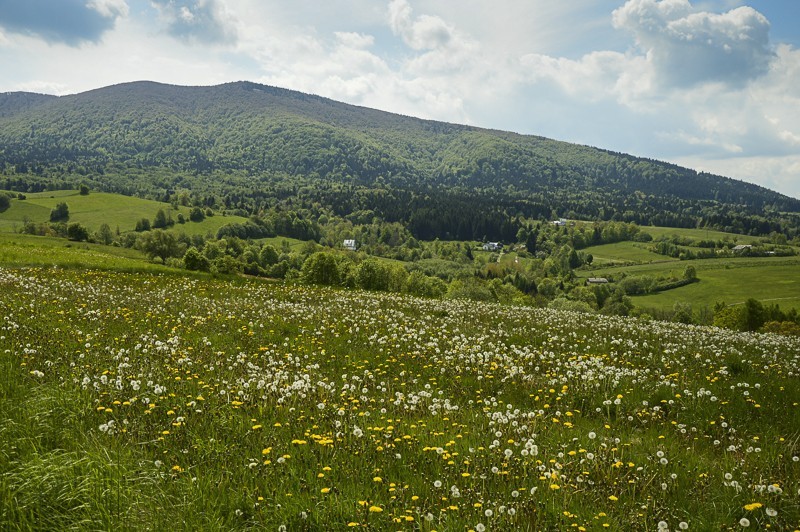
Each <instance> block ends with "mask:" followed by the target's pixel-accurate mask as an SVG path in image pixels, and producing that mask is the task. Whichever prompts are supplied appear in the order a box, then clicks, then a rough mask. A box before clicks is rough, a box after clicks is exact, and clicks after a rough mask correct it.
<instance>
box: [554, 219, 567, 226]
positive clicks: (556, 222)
mask: <svg viewBox="0 0 800 532" xmlns="http://www.w3.org/2000/svg"><path fill="white" fill-rule="evenodd" d="M553 225H555V226H556V227H566V226H567V219H566V218H559V219H558V220H553Z"/></svg>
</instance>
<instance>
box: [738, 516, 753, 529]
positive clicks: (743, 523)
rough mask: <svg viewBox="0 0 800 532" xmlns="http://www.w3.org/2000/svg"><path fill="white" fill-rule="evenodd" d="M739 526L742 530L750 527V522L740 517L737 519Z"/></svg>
mask: <svg viewBox="0 0 800 532" xmlns="http://www.w3.org/2000/svg"><path fill="white" fill-rule="evenodd" d="M739 526H741V527H742V528H747V527H748V526H750V520H749V519H748V518H746V517H742V518H741V519H739Z"/></svg>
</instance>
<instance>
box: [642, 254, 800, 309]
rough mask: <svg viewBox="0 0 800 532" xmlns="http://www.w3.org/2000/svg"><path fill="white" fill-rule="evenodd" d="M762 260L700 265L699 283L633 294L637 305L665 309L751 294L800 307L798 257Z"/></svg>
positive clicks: (735, 299) (783, 305)
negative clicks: (789, 260) (679, 303)
mask: <svg viewBox="0 0 800 532" xmlns="http://www.w3.org/2000/svg"><path fill="white" fill-rule="evenodd" d="M768 260H769V259H764V261H763V262H759V263H756V264H752V265H751V266H749V267H746V266H745V267H732V268H725V267H721V268H715V269H711V268H709V269H703V270H701V271H699V272H698V277H699V278H700V282H699V283H694V284H691V285H688V286H683V287H680V288H676V289H674V290H669V291H666V292H661V293H658V294H650V295H646V296H640V297H635V298H633V303H634V304H635V305H636V306H638V307H645V308H660V309H669V308H672V306H673V305H674V304H675V302H676V301H688V302H690V303H692V304H693V305H695V306H698V307H703V306H707V307H713V306H714V304H715V303H716V302H718V301H723V302H725V303H728V304H734V303H742V302H744V300H746V299H748V298H751V297H752V298H755V299H758V300H759V301H761V302H764V303H777V304H778V305H779V306H780V307H781V308H784V309H788V308H792V307H794V308H797V309H800V260H795V261H792V263H787V262H786V261H784V262H782V263H781V262H778V261H776V262H773V263H770V262H766V261H768Z"/></svg>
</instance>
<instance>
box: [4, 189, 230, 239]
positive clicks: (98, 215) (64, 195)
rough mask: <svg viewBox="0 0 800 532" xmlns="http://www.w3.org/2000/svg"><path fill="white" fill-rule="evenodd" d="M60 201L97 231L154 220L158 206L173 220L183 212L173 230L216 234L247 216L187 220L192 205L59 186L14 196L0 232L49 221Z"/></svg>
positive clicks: (130, 227)
mask: <svg viewBox="0 0 800 532" xmlns="http://www.w3.org/2000/svg"><path fill="white" fill-rule="evenodd" d="M61 202H65V203H66V204H67V206H68V207H69V222H77V223H80V224H83V225H84V226H85V227H86V228H87V229H89V231H97V230H98V229H99V228H100V226H101V225H102V224H104V223H107V224H108V225H109V226H110V227H111V229H112V230H114V231H116V230H117V229H119V231H120V232H122V233H124V232H127V231H133V230H134V228H135V227H136V222H138V221H139V220H141V219H142V218H147V219H148V220H150V221H152V220H153V218H155V215H156V213H157V212H158V211H159V209H163V210H164V212H165V213H166V214H167V215H168V216H171V217H172V219H173V220H176V219H177V216H178V213H182V214H183V216H184V217H185V218H186V220H187V222H186V223H185V224H177V223H176V224H175V226H173V228H172V230H173V231H175V232H183V233H186V234H187V235H195V234H200V235H206V234H207V233H211V234H216V232H217V230H218V229H219V228H220V227H222V226H223V225H227V224H231V223H237V222H238V223H241V222H244V221H245V220H246V219H245V218H242V217H241V216H220V215H217V216H211V217H207V218H206V219H205V220H203V221H202V222H198V223H195V222H190V221H188V219H189V211H190V209H189V207H183V206H181V207H178V209H177V210H175V209H173V207H172V205H171V204H169V203H163V202H159V201H153V200H147V199H142V198H136V197H132V196H123V195H121V194H110V193H106V192H91V193H89V194H88V195H86V196H81V195H80V194H79V193H78V191H77V190H58V191H51V192H38V193H33V194H26V199H24V200H19V199H12V200H11V206H10V207H9V208H8V209H7V210H5V211H4V212H2V213H0V232H14V231H15V229H16V230H19V229H20V228H21V227H22V226H23V224H24V223H25V222H26V221H31V222H34V223H43V222H47V221H49V220H50V211H51V210H52V209H53V208H55V206H56V205H57V204H58V203H61Z"/></svg>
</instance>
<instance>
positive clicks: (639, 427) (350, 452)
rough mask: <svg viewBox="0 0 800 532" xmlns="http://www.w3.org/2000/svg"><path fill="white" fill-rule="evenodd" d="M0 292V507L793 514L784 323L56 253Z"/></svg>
mask: <svg viewBox="0 0 800 532" xmlns="http://www.w3.org/2000/svg"><path fill="white" fill-rule="evenodd" d="M0 293H2V294H3V296H2V297H0V316H2V321H0V355H2V356H0V375H2V378H1V379H0V456H2V457H3V459H2V460H0V528H3V529H22V530H26V529H55V528H58V529H93V530H120V529H140V530H145V529H151V530H166V529H170V530H172V529H176V528H179V529H184V530H251V529H268V530H275V529H281V530H282V529H286V530H346V529H353V528H355V529H357V530H358V529H366V530H423V531H431V530H439V531H450V530H474V531H484V530H531V531H534V530H571V529H575V530H583V529H585V530H604V529H610V530H656V529H658V528H661V526H667V527H669V528H670V529H674V530H678V529H684V528H688V529H689V530H721V529H739V528H741V527H742V526H743V524H747V525H749V526H750V527H751V528H755V529H765V528H767V527H769V528H771V529H774V530H793V529H795V528H797V527H799V526H800V506H799V505H798V503H797V501H798V496H800V433H798V427H800V386H798V382H797V379H798V374H797V368H798V367H799V366H800V340H797V339H789V338H786V337H778V336H771V335H751V334H737V333H733V332H730V331H723V330H718V329H713V328H700V327H690V326H682V325H677V324H667V323H657V322H638V321H636V320H633V319H621V318H614V317H606V316H592V315H574V314H570V313H562V312H558V311H554V310H546V309H531V308H523V307H501V306H495V305H489V304H481V303H475V302H467V301H435V300H425V299H415V298H410V297H405V296H398V295H386V294H384V295H381V294H376V293H366V292H354V291H341V290H316V289H311V288H307V287H302V286H296V285H291V284H275V283H264V282H258V281H255V280H243V279H236V280H230V281H224V280H220V279H212V278H203V277H200V278H198V277H185V276H181V275H163V274H158V275H156V274H141V273H140V274H137V275H132V274H128V273H119V272H111V271H97V270H80V269H52V268H48V269H36V268H34V269H8V268H0ZM662 521H663V523H664V524H663V525H661V526H660V525H659V523H661V522H662Z"/></svg>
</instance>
